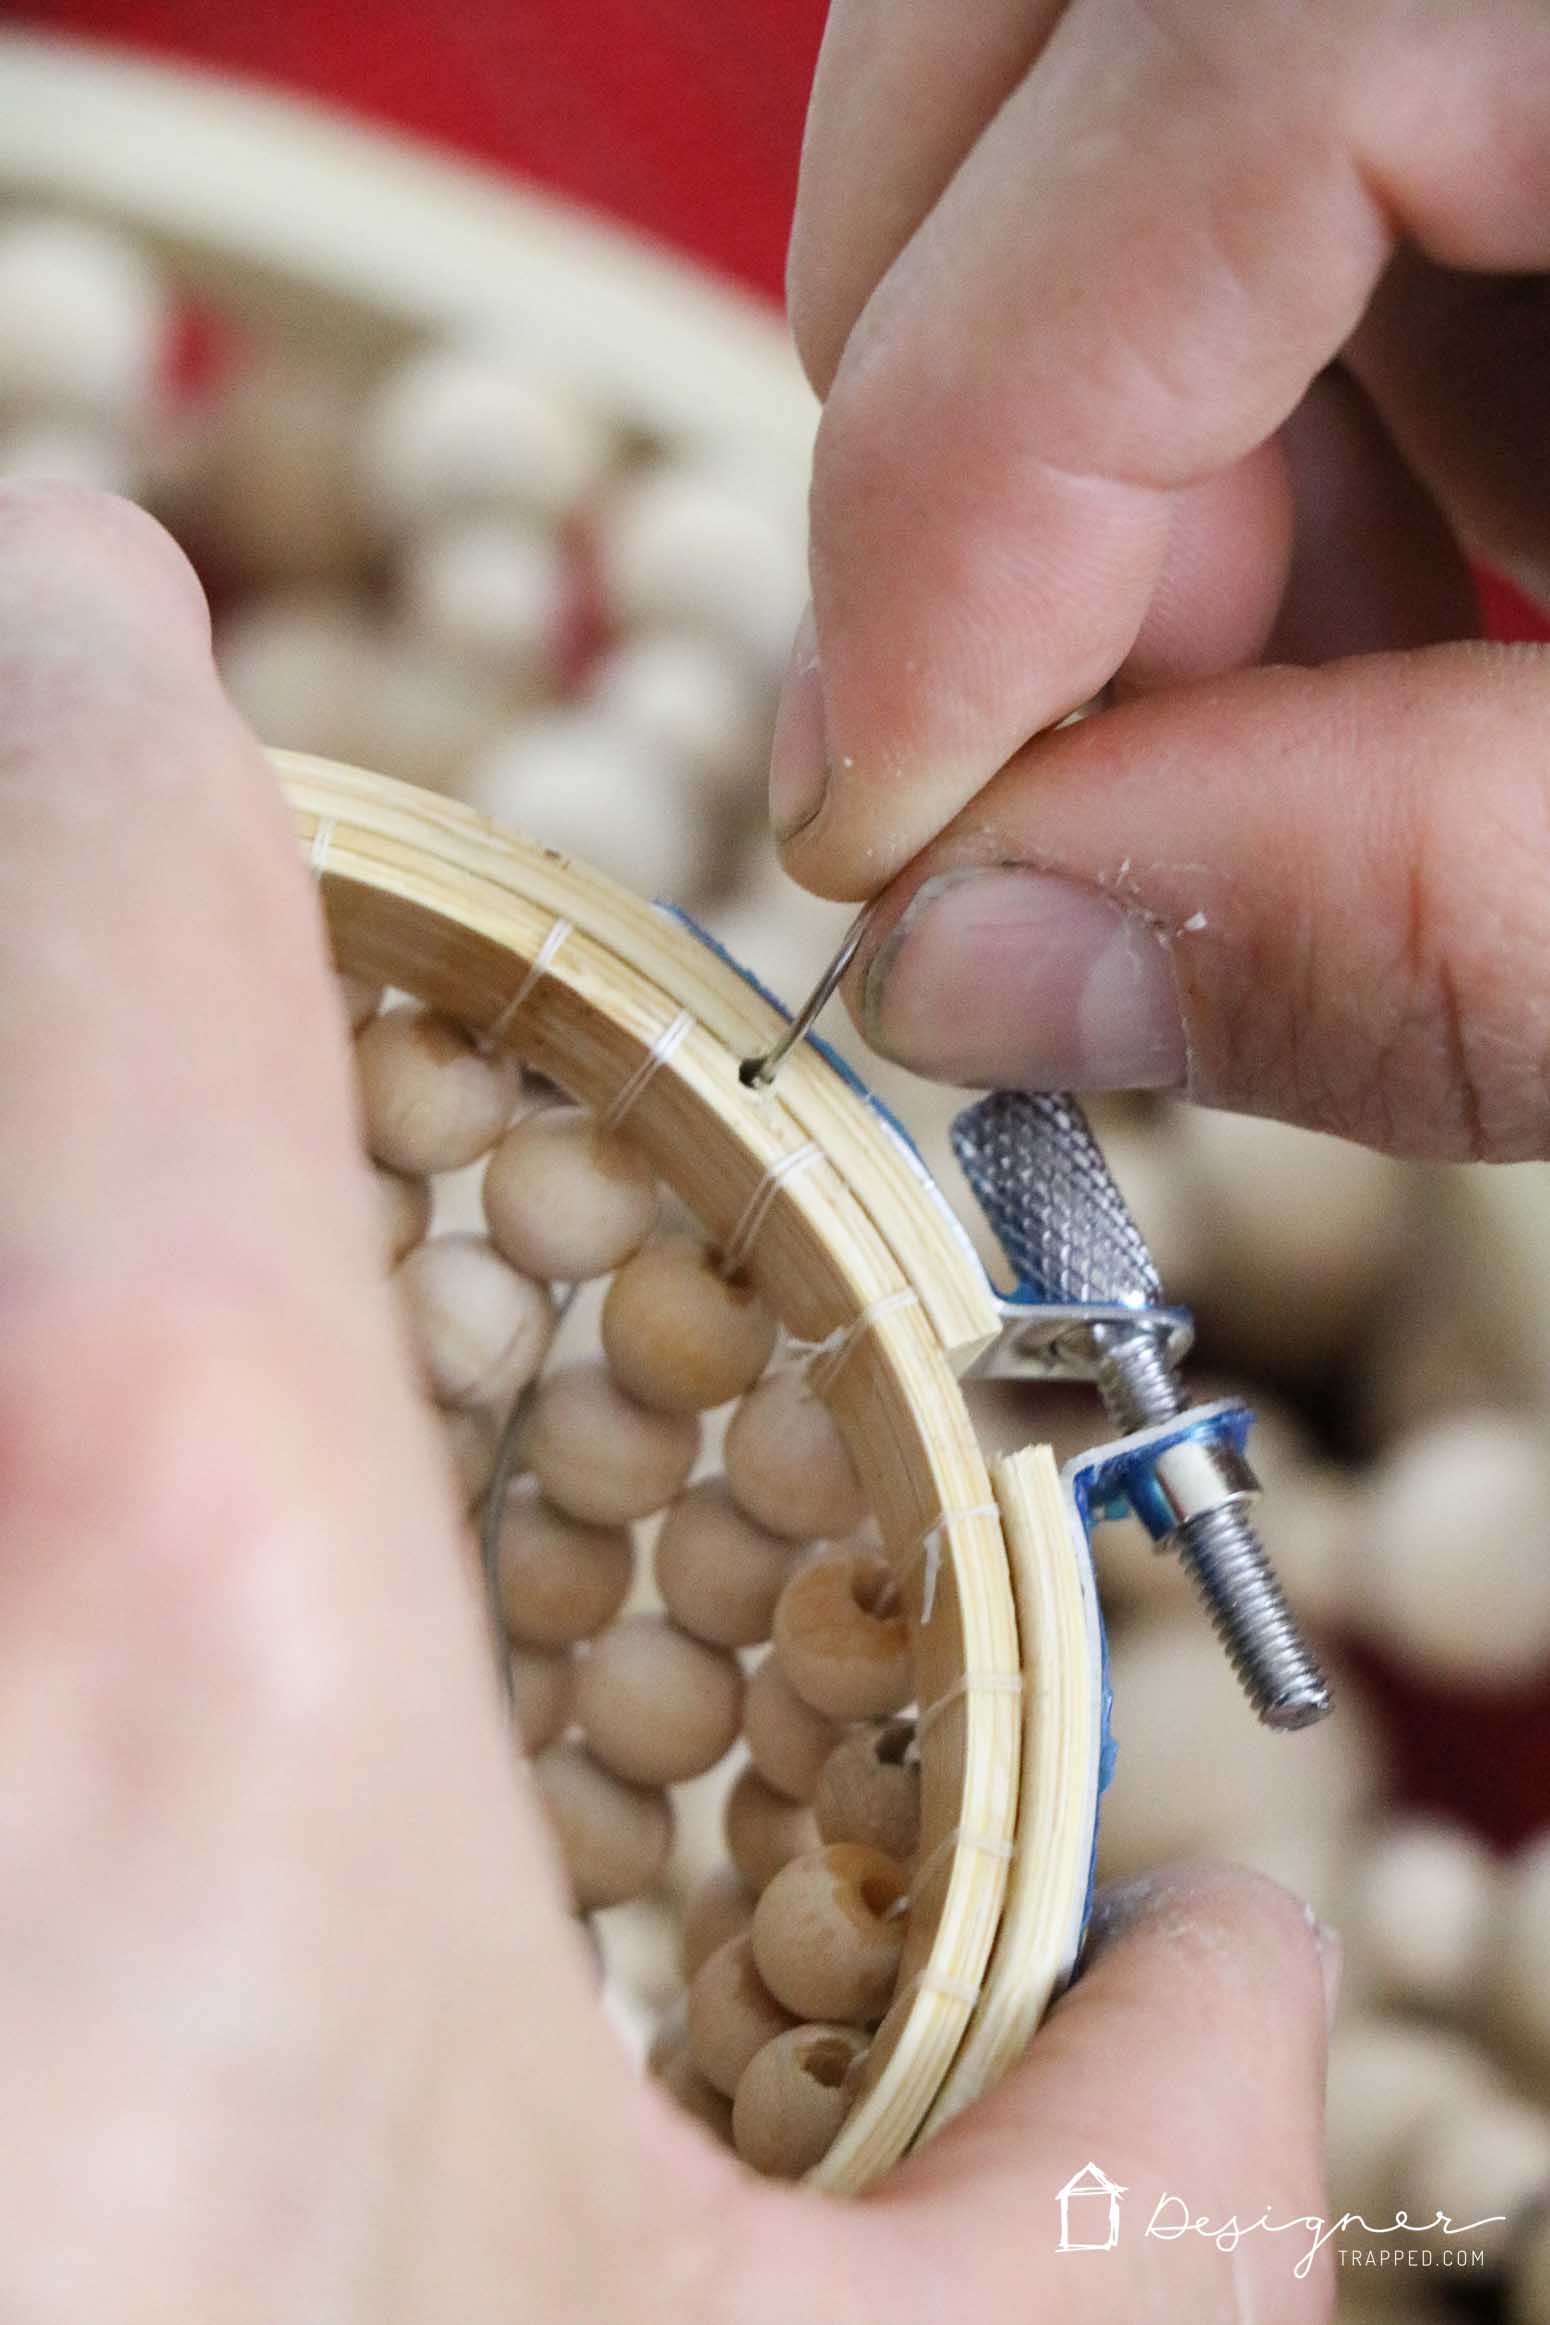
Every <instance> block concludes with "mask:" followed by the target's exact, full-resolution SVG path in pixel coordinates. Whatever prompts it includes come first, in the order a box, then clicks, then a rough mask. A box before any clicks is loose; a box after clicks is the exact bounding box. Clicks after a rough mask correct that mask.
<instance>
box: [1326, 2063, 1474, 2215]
mask: <svg viewBox="0 0 1550 2325" xmlns="http://www.w3.org/2000/svg"><path fill="white" fill-rule="evenodd" d="M1497 2087H1498V2083H1497V2078H1496V2076H1495V2074H1494V2072H1493V2070H1492V2068H1491V2066H1490V2064H1489V2063H1488V2061H1487V2060H1486V2058H1485V2056H1484V2054H1483V2053H1482V2052H1480V2051H1478V2050H1476V2049H1475V2048H1474V2047H1473V2046H1472V2045H1471V2044H1468V2043H1465V2042H1461V2041H1460V2040H1459V2038H1458V2037H1457V2036H1456V2035H1453V2034H1449V2033H1447V2032H1445V2031H1444V2029H1442V2028H1441V2027H1438V2026H1425V2025H1422V2024H1420V2023H1418V2022H1417V2021H1416V2020H1414V2019H1404V2018H1397V2017H1394V2018H1390V2017H1351V2018H1342V2019H1341V2020H1340V2021H1339V2022H1338V2023H1337V2025H1336V2027H1335V2033H1334V2038H1333V2040H1332V2042H1331V2044H1330V2052H1329V2096H1328V2106H1327V2135H1326V2143H1327V2149H1328V2164H1329V2189H1330V2196H1331V2198H1332V2209H1333V2210H1334V2211H1335V2212H1337V2213H1339V2212H1346V2211H1350V2212H1359V2213H1360V2214H1361V2215H1362V2216H1363V2218H1364V2219H1367V2220H1371V2221H1374V2222H1376V2221H1382V2220H1392V2219H1393V2217H1394V2208H1395V2206H1396V2205H1404V2204H1408V2194H1409V2191H1408V2189H1407V2188H1406V2187H1405V2186H1404V2182H1403V2177H1402V2174H1403V2165H1404V2159H1405V2157H1406V2155H1407V2153H1408V2151H1409V2149H1410V2147H1411V2145H1412V2144H1413V2142H1414V2140H1415V2138H1416V2136H1417V2134H1418V2132H1419V2131H1420V2129H1421V2127H1422V2125H1423V2124H1424V2123H1426V2122H1427V2121H1428V2120H1429V2119H1431V2118H1433V2117H1435V2116H1438V2115H1453V2114H1457V2113H1461V2112H1464V2111H1466V2110H1470V2109H1472V2108H1473V2107H1474V2105H1475V2104H1476V2103H1477V2102H1478V2101H1480V2100H1482V2099H1484V2098H1487V2097H1488V2096H1489V2095H1490V2094H1491V2092H1492V2091H1493V2090H1495V2089H1496V2088H1497ZM1487 2209H1488V2210H1490V2211H1493V2212H1494V2211H1499V2210H1500V2209H1501V2207H1500V2205H1496V2204H1492V2205H1489V2206H1487ZM1458 2217H1460V2218H1462V2217H1463V2215H1462V2214H1460V2215H1458Z"/></svg>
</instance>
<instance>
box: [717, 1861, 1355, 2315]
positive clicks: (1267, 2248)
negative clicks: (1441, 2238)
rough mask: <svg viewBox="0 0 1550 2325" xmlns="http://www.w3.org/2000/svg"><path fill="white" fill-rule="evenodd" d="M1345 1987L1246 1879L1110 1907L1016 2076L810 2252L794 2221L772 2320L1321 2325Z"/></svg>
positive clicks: (1132, 1893) (1305, 1916)
mask: <svg viewBox="0 0 1550 2325" xmlns="http://www.w3.org/2000/svg"><path fill="white" fill-rule="evenodd" d="M1337 1982H1338V1941H1336V1940H1335V1939H1334V1938H1333V1936H1332V1935H1329V1934H1327V1933H1324V1932H1321V1931H1320V1930H1319V1929H1318V1928H1317V1926H1316V1925H1315V1924H1314V1922H1313V1920H1312V1918H1311V1916H1310V1915H1309V1913H1308V1912H1307V1909H1306V1908H1305V1907H1304V1906H1302V1905H1301V1904H1300V1903H1299V1902H1298V1901H1297V1900H1296V1899H1294V1898H1293V1897H1291V1896H1290V1895H1289V1894H1288V1893H1287V1892H1286V1891H1285V1890H1283V1889H1280V1888H1278V1887H1276V1886H1275V1884H1274V1883H1272V1882H1269V1881H1266V1880H1263V1879H1262V1878H1260V1877H1259V1876H1258V1875H1256V1874H1251V1873H1248V1872H1245V1871H1243V1870H1242V1869H1241V1868H1240V1867H1237V1866H1231V1865H1220V1864H1196V1865H1188V1866H1183V1867H1179V1868H1174V1869H1171V1870H1169V1871H1167V1872H1164V1873H1160V1874H1157V1875H1153V1876H1149V1877H1147V1878H1145V1879H1143V1880H1141V1881H1137V1882H1132V1883H1129V1884H1127V1885H1126V1886H1125V1887H1123V1888H1121V1889H1117V1890H1113V1891H1110V1892H1107V1893H1105V1894H1102V1895H1100V1897H1099V1900H1098V1903H1097V1907H1096V1910H1095V1914H1094V1921H1093V1929H1092V1933H1091V1936H1090V1939H1089V1947H1088V1956H1087V1961H1086V1965H1085V1967H1084V1969H1083V1972H1082V1974H1081V1976H1080V1977H1079V1978H1078V1979H1077V1981H1076V1983H1075V1984H1074V1985H1073V1986H1072V1988H1071V1990H1070V1991H1069V1993H1068V1994H1067V1995H1066V1996H1065V1997H1064V1999H1063V2000H1062V2001H1061V2002H1059V2003H1058V2004H1057V2005H1056V2007H1055V2009H1054V2010H1053V2012H1052V2013H1051V2015H1050V2017H1049V2018H1048V2020H1047V2021H1046V2023H1045V2025H1044V2027H1043V2028H1042V2029H1041V2031H1040V2033H1039V2035H1038V2036H1037V2038H1036V2040H1035V2041H1034V2043H1033V2046H1032V2048H1031V2050H1030V2051H1029V2054H1028V2056H1027V2058H1026V2060H1025V2061H1024V2062H1023V2064H1022V2065H1021V2066H1020V2067H1018V2068H1017V2069H1016V2070H1015V2071H1014V2072H1013V2073H1012V2074H1011V2075H1009V2076H1008V2077H1007V2079H1006V2081H1005V2082H1004V2083H1002V2084H1001V2085H1000V2087H999V2088H998V2089H997V2090H996V2091H994V2092H993V2093H991V2094H990V2095H989V2096H988V2097H987V2098H986V2099H984V2100H983V2101H981V2102H980V2103H979V2104H978V2105H977V2106H975V2107H973V2108H971V2109H970V2110H969V2111H968V2112H967V2113H966V2114H965V2115H963V2116H962V2117H961V2118H960V2119H959V2120H958V2121H957V2122H956V2123H954V2124H952V2125H951V2126H949V2128H948V2129H947V2130H946V2131H945V2132H944V2133H943V2134H942V2136H941V2137H940V2138H939V2139H937V2140H935V2141H933V2142H932V2143H931V2144H929V2145H928V2146H927V2147H926V2148H924V2149H923V2150H922V2151H921V2152H920V2154H919V2155H918V2156H916V2157H914V2158H913V2159H912V2160H911V2161H909V2162H908V2163H906V2164H905V2165H904V2166H903V2167H902V2168H901V2169H900V2170H899V2171H898V2172H897V2173H895V2174H894V2176H893V2177H892V2178H891V2179H889V2180H888V2181H887V2182H886V2183H885V2185H884V2186H883V2187H882V2188H881V2189H880V2190H879V2191H878V2193H877V2194H876V2196H874V2197H873V2198H871V2199H870V2200H869V2201H868V2202H866V2203H865V2204H863V2205H861V2206H859V2207H857V2208H856V2209H855V2210H854V2211H852V2212H850V2213H849V2214H847V2215H845V2216H844V2218H843V2220H839V2219H837V2218H836V2216H835V2215H833V2214H831V2215H830V2217H829V2222H828V2225H827V2229H826V2231H823V2232H821V2233H816V2234H815V2235H814V2236H813V2237H811V2238H810V2239H803V2238H802V2237H801V2236H800V2235H793V2234H792V2230H793V2228H794V2227H795V2226H796V2223H795V2222H794V2221H793V2220H792V2219H791V2218H790V2217H789V2216H788V2217H786V2218H785V2219H784V2226H783V2231H782V2232H781V2233H783V2236H784V2258H785V2265H784V2269H783V2271H782V2273H781V2275H780V2277H779V2279H778V2282H777V2284H776V2286H775V2291H776V2292H777V2293H778V2296H779V2298H780V2299H781V2300H782V2301H784V2302H785V2303H786V2304H787V2305H786V2306H784V2307H783V2308H781V2310H780V2311H779V2314H781V2315H782V2316H784V2317H788V2318H796V2317H800V2318H802V2319H804V2320H806V2319H808V2318H809V2317H811V2318H812V2319H813V2321H814V2325H818V2321H819V2320H820V2319H821V2321H822V2325H853V2321H854V2325H861V2321H862V2320H866V2321H867V2325H871V2321H872V2320H884V2319H886V2320H887V2325H949V2321H952V2320H957V2319H960V2318H961V2319H964V2320H969V2319H981V2320H984V2321H985V2325H991V2321H992V2320H994V2325H1012V2321H1013V2320H1017V2321H1019V2325H1021V2321H1022V2320H1029V2321H1031V2320H1034V2319H1038V2320H1039V2321H1040V2325H1054V2321H1058V2320H1065V2319H1072V2320H1074V2319H1080V2320H1081V2325H1137V2321H1138V2320H1140V2319H1143V2318H1145V2319H1179V2320H1184V2319H1188V2320H1189V2325H1216V2321H1218V2320H1221V2321H1223V2325H1225V2321H1226V2320H1229V2319H1231V2320H1239V2319H1242V2318H1251V2317H1252V2318H1264V2319H1274V2320H1275V2325H1313V2321H1314V2320H1315V2319H1320V2318H1322V2317H1324V2316H1325V2315H1326V2314H1327V2312H1328V2306H1329V2288H1330V2279H1331V2275H1332V2271H1333V2265H1334V2264H1333V2259H1332V2240H1331V2239H1329V2237H1328V2234H1327V2229H1326V2224H1325V2217H1324V2216H1325V2213H1326V2211H1327V2206H1326V2203H1325V2198H1324V2194H1323V2163H1322V2154H1321V2149H1322V2137H1323V2114H1324V2068H1325V2053H1326V2043H1327V2031H1328V2016H1329V2012H1330V2009H1331V2007H1332V2003H1333V1997H1334V1990H1335V1986H1336V1984H1337ZM1111 2191H1112V2192H1111ZM778 2217H779V2215H777V2218H778ZM1234 2224H1236V2225H1234ZM1111 2233H1112V2235H1113V2242H1112V2243H1110V2241H1109V2239H1110V2236H1111ZM1321 2239H1322V2241H1321ZM809 2261H812V2262H813V2263H814V2264H815V2265H814V2268H813V2274H812V2277H811V2279H809V2277H808V2275H807V2274H806V2269H807V2264H808V2263H809ZM820 2261H821V2270H820V2267H819V2266H818V2265H817V2264H818V2263H819V2262H820ZM759 2273H760V2275H761V2276H764V2277H766V2278H767V2275H768V2272H759ZM809 2295H811V2298H810V2299H809V2297H808V2296H809ZM804 2303H805V2304H806V2305H804ZM775 2314H776V2311H775V2310H773V2309H772V2310H771V2311H770V2312H769V2325H773V2320H774V2316H775ZM739 2325H743V2318H742V2315H741V2313H740V2319H739ZM747 2325H766V2319H765V2317H764V2316H763V2315H760V2314H758V2313H757V2311H750V2312H749V2313H748V2317H747Z"/></svg>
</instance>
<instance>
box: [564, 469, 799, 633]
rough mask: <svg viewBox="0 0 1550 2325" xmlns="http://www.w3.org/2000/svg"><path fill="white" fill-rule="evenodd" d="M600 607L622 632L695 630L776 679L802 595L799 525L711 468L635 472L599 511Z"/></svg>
mask: <svg viewBox="0 0 1550 2325" xmlns="http://www.w3.org/2000/svg"><path fill="white" fill-rule="evenodd" d="M596 554H597V563H598V570H599V575H600V579H601V583H602V589H603V596H604V601H605V604H606V606H607V609H608V611H609V612H610V613H611V614H612V615H613V617H614V619H615V620H616V621H618V622H620V623H622V624H626V625H630V624H635V625H639V626H642V627H646V626H649V627H651V628H667V627H672V628H678V629H690V630H699V631H702V632H705V633H706V634H708V635H710V636H712V637H714V638H717V639H719V640H721V641H723V642H724V643H725V644H726V645H728V646H730V647H732V648H733V649H734V650H736V651H737V652H738V653H740V654H742V655H745V656H747V657H748V658H749V659H750V660H751V661H752V663H753V665H754V667H755V668H756V669H759V670H762V671H768V672H769V673H771V674H772V675H773V674H774V673H775V672H777V671H778V670H779V669H780V667H781V665H782V663H783V661H784V660H785V657H786V654H787V652H788V650H789V648H790V644H791V637H792V633H793V631H794V630H795V628H796V625H797V618H798V616H799V615H800V613H801V611H802V606H803V602H804V600H805V597H806V594H807V583H806V578H805V563H804V558H803V553H802V535H801V530H800V526H794V525H792V524H790V523H789V522H782V521H780V519H779V518H778V517H777V516H776V514H775V513H774V512H773V511H772V510H771V509H770V508H768V507H767V506H765V505H762V504H761V502H760V500H759V498H758V497H756V496H755V495H754V494H752V493H748V492H745V491H743V490H740V489H739V480H737V479H735V478H733V477H731V476H729V475H727V474H724V473H717V471H716V470H715V468H714V467H713V466H712V465H711V464H709V463H699V462H695V463H692V464H691V463H687V462H684V463H680V462H671V461H657V462H655V463H653V464H652V465H651V466H649V467H642V468H637V469H635V470H633V471H632V472H631V473H630V474H629V475H628V476H627V477H626V478H625V479H624V480H623V481H622V483H621V484H620V486H619V488H618V490H617V491H616V492H615V493H613V494H612V495H611V496H610V498H609V500H608V502H607V503H606V504H605V506H604V507H603V509H602V510H601V511H600V512H599V518H598V525H597V540H596Z"/></svg>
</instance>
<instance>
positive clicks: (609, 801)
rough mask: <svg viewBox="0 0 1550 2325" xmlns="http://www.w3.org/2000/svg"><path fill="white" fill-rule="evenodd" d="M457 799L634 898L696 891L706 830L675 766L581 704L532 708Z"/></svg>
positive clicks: (481, 756) (477, 766)
mask: <svg viewBox="0 0 1550 2325" xmlns="http://www.w3.org/2000/svg"><path fill="white" fill-rule="evenodd" d="M456 789H457V795H458V797H459V798H460V799H462V800H466V802H467V803H468V805H469V806H470V807H473V808H477V809H478V811H479V813H480V814H481V815H487V816H489V817H490V819H491V820H492V822H495V823H501V824H506V825H508V826H509V827H510V828H511V829H513V830H515V831H524V832H532V833H533V834H534V835H535V836H536V837H537V838H538V839H541V840H542V841H543V842H544V843H545V845H546V846H548V847H551V848H560V849H562V850H563V851H564V852H565V853H566V854H567V855H572V856H579V857H580V858H581V860H582V861H583V862H584V863H586V864H589V865H591V866H593V867H594V868H595V869H596V870H598V871H600V872H607V873H609V874H610V875H611V877H612V878H614V879H615V880H622V881H623V882H624V883H625V885H626V886H627V887H629V888H632V889H634V890H635V891H636V892H637V893H638V894H642V895H646V896H662V897H669V898H674V899H679V900H682V899H685V898H692V897H695V896H697V895H698V894H699V893H700V891H701V889H702V888H703V887H704V885H705V878H706V871H707V847H708V843H709V841H710V840H711V838H712V836H713V835H712V831H711V828H710V826H709V825H708V824H707V821H706V817H705V815H704V812H703V808H702V805H701V803H700V801H699V800H698V799H697V797H696V795H695V792H694V788H693V786H692V785H691V784H690V783H689V782H688V780H687V779H686V777H685V776H684V774H683V772H682V770H681V769H680V768H678V767H676V766H675V765H674V764H673V763H672V762H671V761H670V760H669V759H667V758H666V757H665V756H664V755H663V754H662V752H661V751H659V750H656V749H654V748H653V747H652V745H651V744H650V743H649V742H648V741H647V740H646V738H645V737H644V736H643V735H639V734H635V733H633V732H632V731H631V729H630V728H628V727H626V726H623V725H622V724H621V723H620V722H619V720H618V719H616V718H612V717H610V716H608V715H606V714H605V713H604V712H602V711H601V710H598V709H595V708H593V707H592V706H590V705H588V704H586V703H579V702H567V703H559V704H556V705H554V706H553V707H552V708H549V709H546V710H541V711H538V712H535V713H534V714H532V715H531V716H529V717H527V718H524V719H522V720H520V721H519V722H518V723H517V724H516V725H510V724H508V725H507V726H506V728H505V730H504V731H503V732H502V733H500V734H498V735H495V736H492V737H491V739H490V742H489V744H488V747H487V748H486V749H484V750H482V751H480V752H479V753H478V754H477V755H476V756H475V757H474V758H473V759H472V760H471V761H470V763H469V765H468V767H467V769H466V771H465V773H464V774H463V776H462V777H461V778H460V780H459V782H458V784H457V786H456Z"/></svg>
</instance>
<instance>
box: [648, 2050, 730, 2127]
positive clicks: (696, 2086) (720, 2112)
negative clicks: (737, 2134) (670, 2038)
mask: <svg viewBox="0 0 1550 2325" xmlns="http://www.w3.org/2000/svg"><path fill="white" fill-rule="evenodd" d="M654 2073H655V2077H656V2080H657V2081H658V2082H659V2083H660V2084H661V2086H662V2088H663V2090H664V2091H666V2092H667V2094H668V2096H669V2098H671V2099H675V2100H676V2101H677V2102H678V2105H679V2106H680V2107H681V2108H682V2109H683V2110H684V2112H685V2114H687V2115H690V2116H692V2117H693V2118H694V2120H695V2122H696V2123H699V2124H703V2126H704V2128H705V2129H706V2130H707V2131H708V2132H709V2133H710V2135H711V2137H712V2138H713V2139H715V2140H718V2141H719V2142H720V2144H721V2145H722V2146H723V2147H730V2146H731V2144H732V2102H731V2100H730V2099H728V2098H726V2097H725V2095H724V2094H723V2093H722V2092H720V2091H718V2090H717V2089H716V2087H715V2085H714V2084H713V2083H708V2082H707V2081H706V2079H705V2077H704V2076H703V2075H702V2074H701V2073H700V2070H699V2068H698V2067H697V2066H696V2065H695V2063H694V2058H693V2054H692V2053H691V2052H690V2050H689V2047H688V2044H687V2042H685V2043H682V2044H680V2045H679V2046H678V2048H677V2049H675V2050H674V2051H672V2052H671V2053H670V2054H669V2055H668V2057H667V2058H665V2059H664V2060H663V2062H662V2064H661V2066H660V2067H658V2068H656V2069H655V2070H654Z"/></svg>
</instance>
